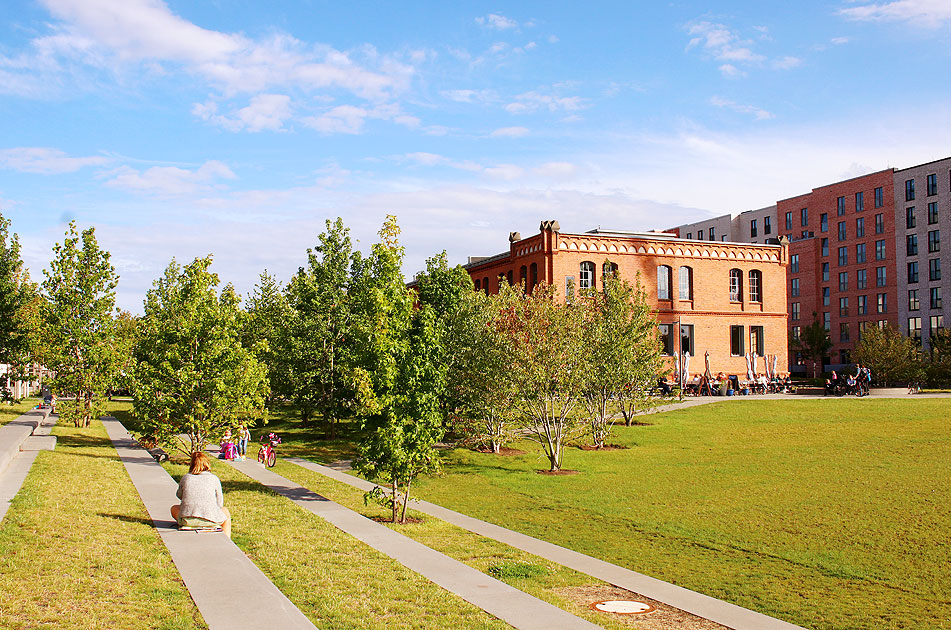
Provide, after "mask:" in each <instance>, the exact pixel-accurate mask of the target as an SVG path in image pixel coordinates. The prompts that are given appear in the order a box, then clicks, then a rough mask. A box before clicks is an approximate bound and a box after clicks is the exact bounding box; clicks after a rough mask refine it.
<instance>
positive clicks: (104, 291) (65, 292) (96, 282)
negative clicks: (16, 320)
mask: <svg viewBox="0 0 951 630" xmlns="http://www.w3.org/2000/svg"><path fill="white" fill-rule="evenodd" d="M43 274H44V276H45V278H46V279H45V280H44V281H43V285H42V289H43V294H44V296H45V298H46V303H45V304H44V305H43V317H42V320H43V324H42V331H41V335H42V354H41V358H42V363H43V364H44V365H45V366H46V367H47V368H49V369H50V370H52V371H53V372H54V373H55V374H56V376H55V377H54V378H53V380H52V383H51V385H52V388H53V391H54V392H57V393H59V394H60V396H61V397H65V395H72V396H75V400H74V401H66V400H63V401H61V402H60V404H59V405H58V409H59V410H60V416H61V417H63V418H64V419H67V420H71V421H72V422H73V423H74V424H75V425H76V426H89V423H90V422H91V421H92V420H93V418H98V417H99V416H100V415H101V414H102V411H103V406H102V397H103V394H104V393H105V392H106V390H107V389H109V387H111V385H112V383H113V379H114V378H115V374H116V365H117V363H118V362H119V360H120V357H119V354H118V352H117V348H116V346H115V344H114V343H113V334H114V321H113V309H114V307H115V289H116V285H117V284H118V282H119V277H118V276H117V275H116V272H115V268H114V267H113V266H112V264H111V263H110V262H109V252H107V251H104V250H102V249H100V247H99V243H98V242H97V241H96V232H95V228H88V229H86V230H83V232H82V233H81V234H80V233H79V232H77V231H76V224H75V223H73V222H70V224H69V229H68V230H67V232H66V238H65V239H64V240H63V242H62V243H57V244H56V245H54V246H53V260H52V261H51V262H50V268H49V269H48V270H44V271H43Z"/></svg>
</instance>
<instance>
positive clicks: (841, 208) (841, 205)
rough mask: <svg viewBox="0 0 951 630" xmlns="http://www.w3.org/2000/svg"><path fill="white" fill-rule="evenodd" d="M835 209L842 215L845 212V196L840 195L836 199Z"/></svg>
mask: <svg viewBox="0 0 951 630" xmlns="http://www.w3.org/2000/svg"><path fill="white" fill-rule="evenodd" d="M835 210H836V212H837V213H838V215H839V216H840V217H841V216H842V215H843V214H845V197H839V198H838V199H836V200H835Z"/></svg>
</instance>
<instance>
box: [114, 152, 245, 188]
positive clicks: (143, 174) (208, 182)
mask: <svg viewBox="0 0 951 630" xmlns="http://www.w3.org/2000/svg"><path fill="white" fill-rule="evenodd" d="M106 176H108V177H110V178H111V179H109V180H108V181H106V185H107V186H110V187H112V188H121V189H124V190H129V191H133V192H138V193H144V194H147V195H159V196H176V195H189V194H194V193H202V192H208V191H211V190H213V189H214V188H215V187H217V186H218V185H219V181H220V180H222V179H236V177H237V176H236V175H235V174H234V172H233V171H232V170H231V169H230V168H228V167H227V166H226V165H225V164H223V163H222V162H219V161H217V160H209V161H207V162H205V163H204V164H202V165H201V166H200V167H199V168H197V169H193V170H189V169H185V168H179V167H177V166H153V167H151V168H148V169H145V170H144V171H139V170H136V169H134V168H132V167H130V166H122V167H120V168H118V169H116V170H115V171H113V172H112V173H107V174H106Z"/></svg>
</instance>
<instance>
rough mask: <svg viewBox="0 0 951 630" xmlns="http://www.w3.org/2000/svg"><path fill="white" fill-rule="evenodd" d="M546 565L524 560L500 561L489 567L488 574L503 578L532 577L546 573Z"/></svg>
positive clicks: (547, 571) (547, 572)
mask: <svg viewBox="0 0 951 630" xmlns="http://www.w3.org/2000/svg"><path fill="white" fill-rule="evenodd" d="M549 573H550V571H549V570H548V567H544V566H542V565H540V564H527V563H525V562H500V563H499V564H495V565H492V566H491V567H489V575H491V576H492V577H494V578H496V579H499V580H505V579H506V578H534V577H539V576H542V575H548V574H549Z"/></svg>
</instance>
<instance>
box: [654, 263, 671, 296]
mask: <svg viewBox="0 0 951 630" xmlns="http://www.w3.org/2000/svg"><path fill="white" fill-rule="evenodd" d="M657 299H658V300H669V299H670V267H668V266H667V265H658V267H657Z"/></svg>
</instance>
